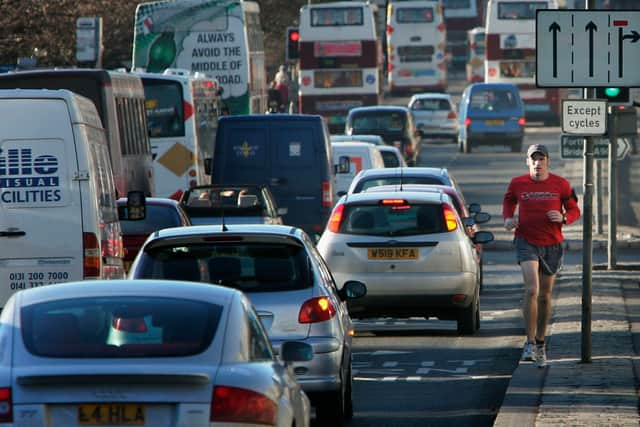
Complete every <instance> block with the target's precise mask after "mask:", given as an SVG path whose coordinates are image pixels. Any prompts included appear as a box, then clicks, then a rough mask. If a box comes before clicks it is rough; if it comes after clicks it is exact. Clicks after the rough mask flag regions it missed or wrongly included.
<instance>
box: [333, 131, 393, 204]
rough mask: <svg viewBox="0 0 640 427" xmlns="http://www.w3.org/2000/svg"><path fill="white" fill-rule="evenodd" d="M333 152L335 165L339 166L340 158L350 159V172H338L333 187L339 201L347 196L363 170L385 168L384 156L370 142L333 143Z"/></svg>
mask: <svg viewBox="0 0 640 427" xmlns="http://www.w3.org/2000/svg"><path fill="white" fill-rule="evenodd" d="M331 151H332V153H333V163H334V164H336V165H337V164H339V162H340V158H341V157H343V156H346V157H348V158H349V170H348V171H344V172H343V171H340V170H337V171H336V174H335V185H334V186H333V188H334V191H335V192H336V193H335V194H336V196H337V197H335V198H334V199H335V200H338V198H340V196H342V195H344V194H347V190H348V189H349V185H351V181H353V178H354V177H355V176H356V175H357V174H358V172H360V171H361V170H363V169H374V168H383V167H384V160H383V159H382V154H380V151H379V150H378V149H377V148H376V146H375V145H373V144H369V143H368V142H332V143H331Z"/></svg>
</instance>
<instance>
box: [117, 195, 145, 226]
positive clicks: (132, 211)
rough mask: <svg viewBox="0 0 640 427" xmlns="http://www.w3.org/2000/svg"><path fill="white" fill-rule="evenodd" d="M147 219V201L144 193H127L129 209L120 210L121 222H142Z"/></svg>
mask: <svg viewBox="0 0 640 427" xmlns="http://www.w3.org/2000/svg"><path fill="white" fill-rule="evenodd" d="M146 217H147V201H146V199H145V196H144V192H143V191H129V192H128V193H127V209H126V210H124V209H118V218H119V219H120V220H128V221H140V220H142V219H145V218H146Z"/></svg>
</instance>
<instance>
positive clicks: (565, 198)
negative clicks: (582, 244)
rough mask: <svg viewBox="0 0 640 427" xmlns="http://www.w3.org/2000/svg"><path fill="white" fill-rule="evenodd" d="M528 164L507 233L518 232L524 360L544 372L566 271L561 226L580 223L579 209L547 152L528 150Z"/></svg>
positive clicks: (507, 205) (507, 213)
mask: <svg viewBox="0 0 640 427" xmlns="http://www.w3.org/2000/svg"><path fill="white" fill-rule="evenodd" d="M526 164H527V166H528V168H529V173H528V174H525V175H521V176H518V177H515V178H513V179H512V180H511V182H510V183H509V187H508V188H507V192H506V194H505V195H504V199H503V202H502V216H503V218H504V227H505V228H506V229H507V230H515V231H514V234H515V238H514V242H515V248H516V255H517V260H518V264H520V268H521V269H522V277H523V280H524V301H523V305H522V313H523V317H524V324H525V332H526V335H527V341H526V342H525V344H524V349H523V351H522V360H529V361H535V362H536V365H537V366H539V367H544V366H545V365H546V362H547V357H546V352H545V344H544V338H545V335H546V331H547V323H548V321H549V318H550V315H551V291H552V289H553V282H554V280H555V277H556V273H557V272H558V270H559V269H560V268H561V266H562V255H563V248H562V240H563V236H562V226H563V225H564V224H571V223H572V222H574V221H576V220H577V219H578V218H580V208H579V206H578V198H577V197H576V194H575V192H574V191H573V190H572V189H571V186H570V184H569V181H567V180H566V179H565V178H563V177H561V176H558V175H554V174H552V173H550V172H549V165H550V159H549V150H547V147H546V146H544V145H542V144H535V145H531V146H529V148H528V149H527V159H526ZM516 208H517V210H518V212H517V214H516Z"/></svg>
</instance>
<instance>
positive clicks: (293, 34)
mask: <svg viewBox="0 0 640 427" xmlns="http://www.w3.org/2000/svg"><path fill="white" fill-rule="evenodd" d="M299 41H300V32H298V27H289V28H287V51H286V58H287V61H297V60H298V42H299Z"/></svg>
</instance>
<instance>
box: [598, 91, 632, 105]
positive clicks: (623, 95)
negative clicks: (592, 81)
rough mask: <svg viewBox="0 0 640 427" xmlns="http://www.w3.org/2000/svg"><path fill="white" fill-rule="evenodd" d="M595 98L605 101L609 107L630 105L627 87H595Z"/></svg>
mask: <svg viewBox="0 0 640 427" xmlns="http://www.w3.org/2000/svg"><path fill="white" fill-rule="evenodd" d="M596 98H597V99H606V100H607V102H608V103H609V104H611V105H631V102H630V100H629V88H628V87H597V88H596Z"/></svg>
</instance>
